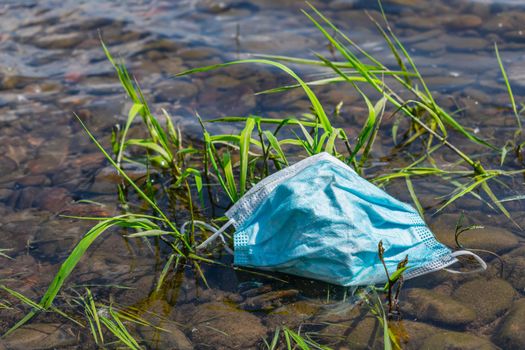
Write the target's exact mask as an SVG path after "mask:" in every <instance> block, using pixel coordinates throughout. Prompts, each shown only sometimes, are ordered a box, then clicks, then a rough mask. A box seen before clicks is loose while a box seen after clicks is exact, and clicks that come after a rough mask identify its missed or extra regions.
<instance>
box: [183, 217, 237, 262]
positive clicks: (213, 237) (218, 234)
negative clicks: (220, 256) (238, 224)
mask: <svg viewBox="0 0 525 350" xmlns="http://www.w3.org/2000/svg"><path fill="white" fill-rule="evenodd" d="M191 223H192V221H186V222H185V223H184V224H183V225H182V227H181V228H180V231H181V234H183V235H184V234H185V233H186V226H188V225H189V224H191ZM193 223H194V224H196V225H198V226H200V227H204V228H206V229H208V230H210V231H212V232H213V234H212V235H211V236H210V237H208V239H206V240H205V241H204V242H202V243H201V244H199V245H198V246H197V250H201V249H204V248H206V247H208V246H209V245H210V243H212V242H213V241H215V240H216V239H217V237H220V238H221V241H222V243H224V250H226V252H228V254H232V255H233V250H231V249H230V247H228V244H227V243H226V240H225V239H224V236H223V234H222V233H223V232H224V231H225V230H226V229H227V228H228V227H230V226H231V225H232V224H233V220H231V219H230V220H228V222H226V223H225V224H224V225H222V227H221V228H220V229H218V230H217V229H216V228H215V227H213V226H212V225H210V224H208V223H206V222H204V221H199V220H193Z"/></svg>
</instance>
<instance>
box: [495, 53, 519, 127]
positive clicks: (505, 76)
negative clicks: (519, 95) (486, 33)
mask: <svg viewBox="0 0 525 350" xmlns="http://www.w3.org/2000/svg"><path fill="white" fill-rule="evenodd" d="M494 51H496V58H497V59H498V65H499V68H500V70H501V75H502V76H503V80H504V81H505V86H506V87H507V92H508V94H509V99H510V103H511V105H512V110H513V111H514V116H515V117H516V122H517V124H518V128H519V129H520V130H521V129H522V127H521V119H520V114H519V113H518V108H517V107H516V101H515V100H514V94H513V93H512V87H511V86H510V81H509V77H508V76H507V72H506V71H505V67H504V66H503V61H502V60H501V56H500V55H499V50H498V44H496V43H494Z"/></svg>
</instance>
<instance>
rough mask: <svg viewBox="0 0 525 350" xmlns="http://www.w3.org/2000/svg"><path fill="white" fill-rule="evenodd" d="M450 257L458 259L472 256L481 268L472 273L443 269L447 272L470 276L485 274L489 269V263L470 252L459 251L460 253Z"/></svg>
mask: <svg viewBox="0 0 525 350" xmlns="http://www.w3.org/2000/svg"><path fill="white" fill-rule="evenodd" d="M450 255H451V256H452V257H454V258H456V257H458V256H464V255H469V256H472V257H473V258H474V259H476V261H477V262H478V263H479V265H480V267H478V268H477V269H475V270H472V271H458V270H454V269H447V268H445V269H443V270H445V271H447V272H450V273H455V274H470V273H478V272H483V271H485V270H486V269H487V263H486V262H485V261H484V260H483V259H481V257H480V256H479V255H477V254H474V253H472V252H471V251H469V250H458V251H455V252H453V253H452V254H450Z"/></svg>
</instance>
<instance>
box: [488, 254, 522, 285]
mask: <svg viewBox="0 0 525 350" xmlns="http://www.w3.org/2000/svg"><path fill="white" fill-rule="evenodd" d="M502 258H503V278H505V280H506V281H508V282H510V284H512V286H513V287H514V288H516V290H518V291H519V292H520V293H522V294H523V293H525V247H520V248H517V249H515V250H513V251H511V252H510V253H508V254H506V255H504V256H503V257H502ZM499 267H500V262H499V261H498V265H497V266H496V268H495V271H494V272H495V273H499V272H500V268H499Z"/></svg>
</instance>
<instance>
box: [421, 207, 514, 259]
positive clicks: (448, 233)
mask: <svg viewBox="0 0 525 350" xmlns="http://www.w3.org/2000/svg"><path fill="white" fill-rule="evenodd" d="M458 219H459V216H458V215H442V217H440V218H438V219H437V220H436V221H434V222H433V223H432V224H431V225H430V227H431V229H432V232H433V233H434V234H435V235H436V238H437V239H438V240H439V241H440V242H442V243H443V244H446V245H447V246H449V247H456V242H455V240H454V230H455V227H456V223H457V220H458ZM459 242H460V243H461V244H462V245H463V246H464V247H465V248H469V249H484V250H488V251H491V252H494V253H498V254H501V253H504V252H506V251H509V250H511V249H513V248H515V247H516V246H517V245H518V238H517V237H516V236H515V235H514V234H513V233H512V232H510V231H508V230H506V229H504V228H501V227H495V226H485V227H484V228H482V229H474V230H469V231H465V232H463V233H462V234H461V235H460V236H459Z"/></svg>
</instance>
